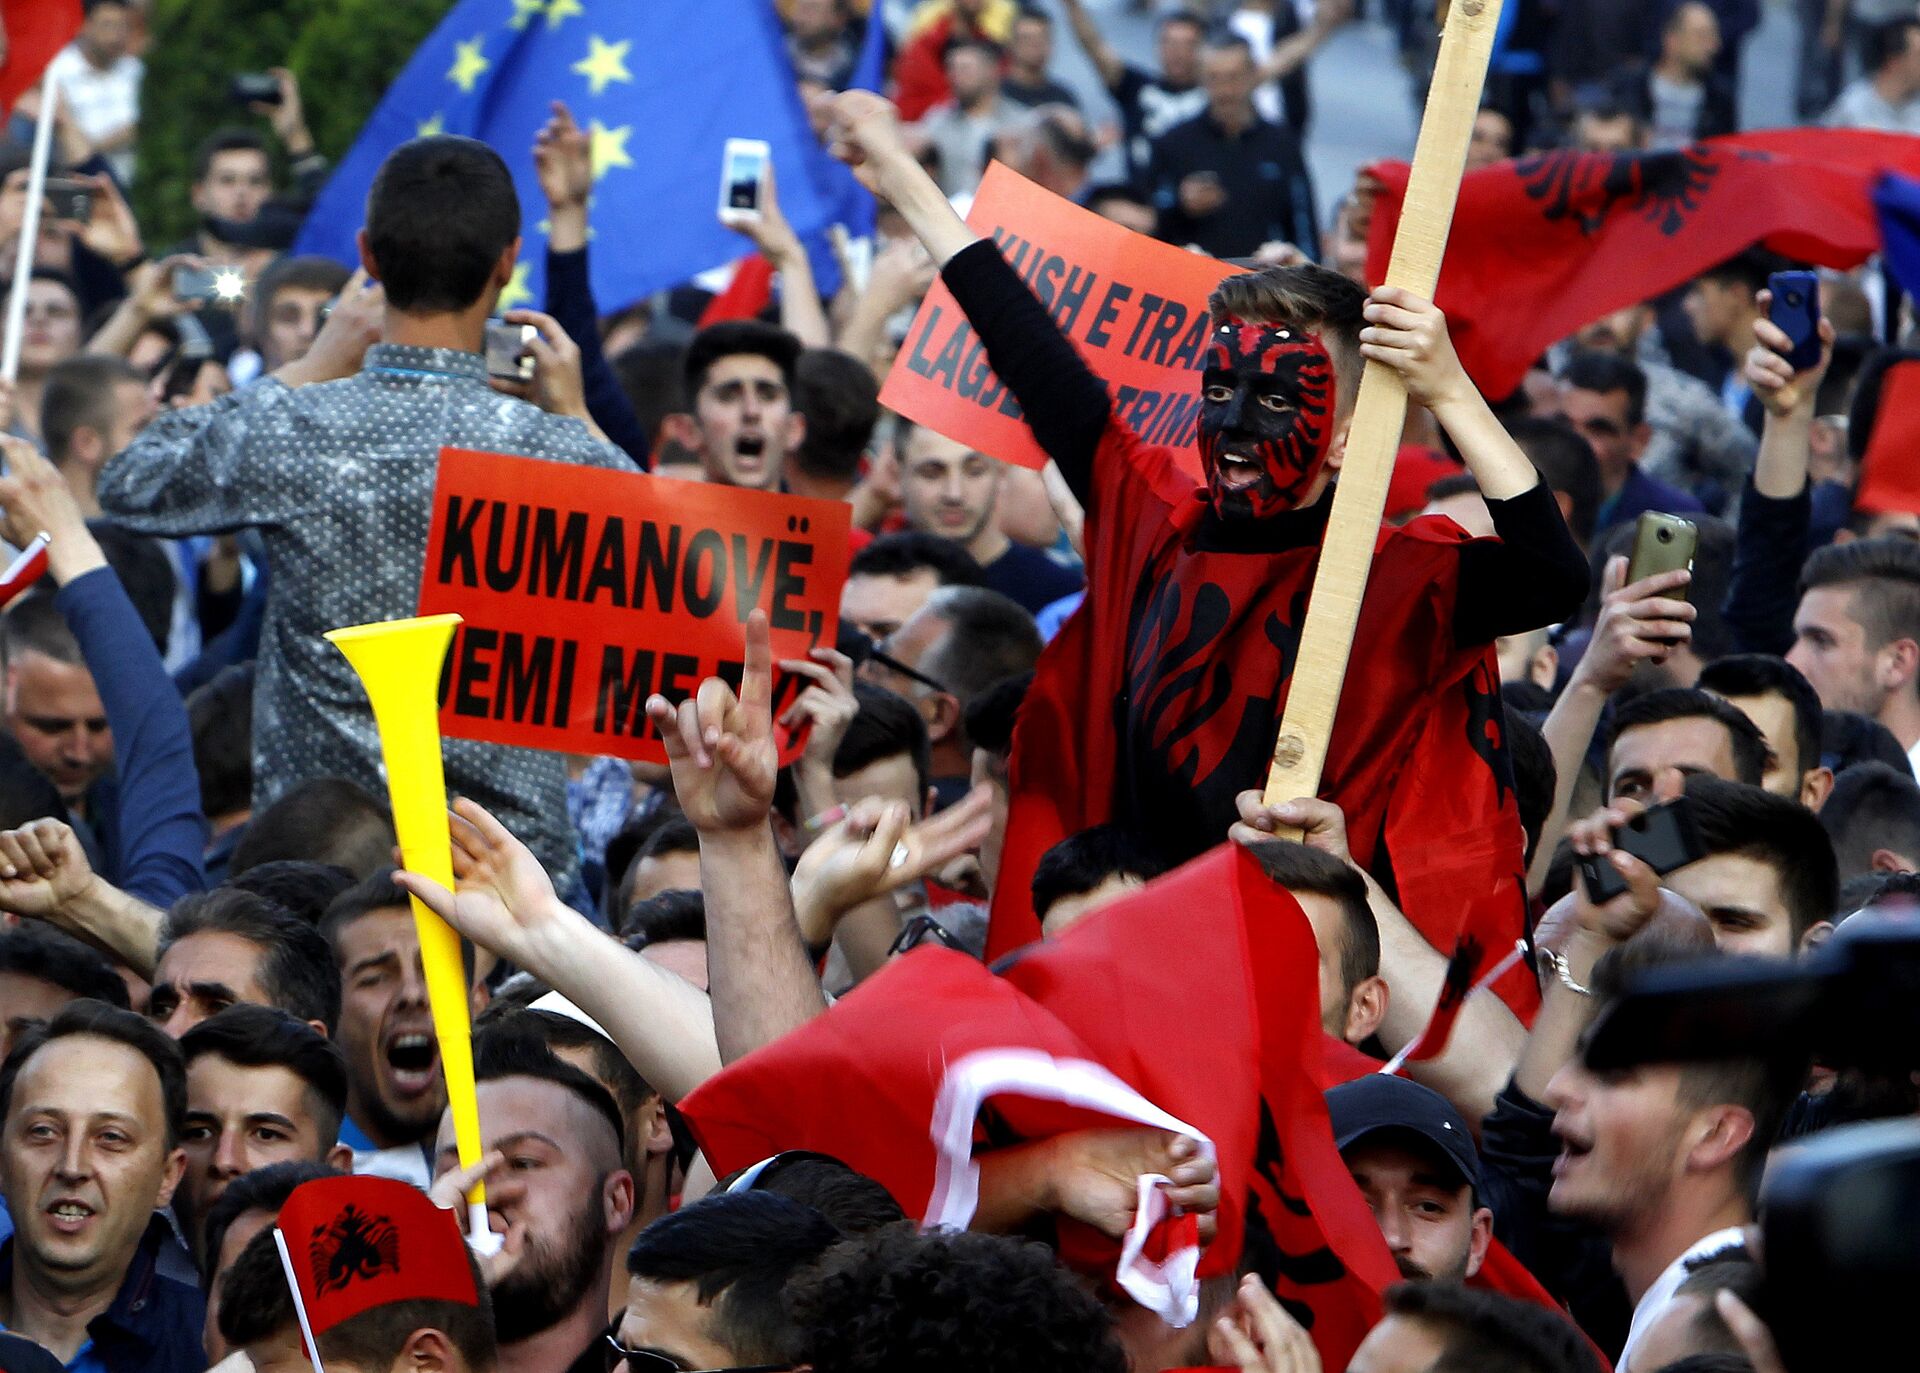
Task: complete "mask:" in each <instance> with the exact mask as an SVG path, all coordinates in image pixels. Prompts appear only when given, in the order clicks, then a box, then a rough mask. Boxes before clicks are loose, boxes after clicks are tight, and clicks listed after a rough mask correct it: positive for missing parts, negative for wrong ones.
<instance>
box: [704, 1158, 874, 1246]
mask: <svg viewBox="0 0 1920 1373" xmlns="http://www.w3.org/2000/svg"><path fill="white" fill-rule="evenodd" d="M756 1166H758V1167H759V1169H760V1171H759V1173H758V1174H757V1175H756V1176H755V1177H754V1179H753V1182H752V1183H751V1184H750V1185H749V1186H748V1187H747V1188H746V1189H745V1190H747V1191H752V1192H773V1193H775V1194H777V1195H779V1196H783V1197H787V1198H789V1199H790V1200H793V1201H797V1202H799V1203H800V1204H801V1205H802V1206H806V1207H810V1208H812V1209H813V1210H815V1211H818V1212H819V1213H820V1214H821V1215H822V1216H824V1217H826V1220H827V1223H828V1224H829V1225H831V1226H833V1228H834V1229H835V1230H838V1231H839V1232H840V1233H841V1234H842V1235H865V1234H869V1233H871V1232H872V1231H875V1230H878V1229H880V1228H881V1227H882V1226H886V1225H897V1224H898V1223H899V1222H901V1221H903V1220H905V1219H906V1218H907V1213H906V1212H905V1211H903V1210H902V1209H901V1207H900V1203H899V1202H897V1201H895V1200H894V1199H893V1193H891V1192H889V1191H888V1190H887V1189H886V1188H885V1187H882V1186H881V1185H880V1184H879V1183H878V1182H876V1181H874V1180H873V1179H872V1178H870V1177H868V1176H867V1175H866V1174H865V1173H862V1172H858V1171H856V1170H855V1169H854V1168H853V1167H852V1165H850V1164H847V1163H843V1162H841V1161H840V1160H839V1159H837V1158H835V1157H833V1155H831V1154H821V1153H815V1152H814V1151H812V1150H809V1149H789V1150H787V1151H786V1152H785V1153H780V1154H775V1155H774V1156H773V1157H772V1158H770V1159H767V1160H765V1161H764V1162H763V1163H761V1164H759V1165H756ZM744 1172H745V1170H744V1169H743V1170H741V1172H739V1173H734V1174H732V1175H731V1176H728V1177H725V1178H722V1179H721V1180H720V1190H721V1191H727V1190H729V1189H731V1188H732V1187H733V1186H735V1185H736V1180H737V1179H738V1178H739V1177H740V1176H741V1175H742V1173H744Z"/></svg>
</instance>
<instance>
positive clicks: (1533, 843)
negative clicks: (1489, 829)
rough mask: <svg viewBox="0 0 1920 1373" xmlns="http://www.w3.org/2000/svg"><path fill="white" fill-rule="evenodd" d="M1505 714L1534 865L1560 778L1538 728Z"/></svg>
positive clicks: (1515, 784) (1515, 795)
mask: <svg viewBox="0 0 1920 1373" xmlns="http://www.w3.org/2000/svg"><path fill="white" fill-rule="evenodd" d="M1529 685H1531V684H1529ZM1505 714H1506V722H1507V726H1506V728H1507V756H1508V757H1509V758H1510V759H1512V760H1513V799H1514V804H1515V806H1516V807H1518V809H1519V811H1520V828H1521V830H1522V831H1523V832H1524V833H1525V834H1526V836H1527V853H1526V859H1527V862H1528V863H1529V864H1531V863H1532V862H1533V852H1534V850H1535V849H1536V848H1538V847H1539V844H1540V831H1541V830H1542V829H1543V828H1544V827H1545V826H1546V823H1547V817H1548V816H1549V815H1551V814H1552V813H1553V793H1554V789H1555V788H1556V787H1557V786H1558V785H1559V778H1560V774H1559V769H1558V768H1556V767H1555V766H1554V762H1553V750H1552V749H1551V748H1549V747H1548V746H1547V737H1546V735H1544V734H1542V733H1541V732H1540V729H1539V726H1537V725H1535V724H1534V723H1533V722H1532V721H1531V720H1528V719H1527V718H1526V717H1525V716H1523V715H1520V714H1518V713H1517V712H1515V711H1513V710H1511V709H1507V710H1506V711H1505Z"/></svg>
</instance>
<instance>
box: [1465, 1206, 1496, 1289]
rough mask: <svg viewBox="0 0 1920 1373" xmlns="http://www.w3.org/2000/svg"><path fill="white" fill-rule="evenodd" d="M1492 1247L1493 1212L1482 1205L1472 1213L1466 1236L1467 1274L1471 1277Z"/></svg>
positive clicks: (1478, 1269) (1485, 1259)
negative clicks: (1468, 1231)
mask: <svg viewBox="0 0 1920 1373" xmlns="http://www.w3.org/2000/svg"><path fill="white" fill-rule="evenodd" d="M1492 1247H1493V1212H1492V1211H1491V1210H1489V1209H1488V1208H1486V1207H1484V1206H1482V1207H1481V1208H1480V1209H1479V1210H1477V1211H1475V1212H1474V1213H1473V1229H1472V1231H1471V1232H1470V1233H1469V1234H1468V1237H1467V1276H1468V1277H1469V1278H1471V1277H1472V1276H1473V1275H1474V1274H1475V1273H1478V1272H1479V1271H1480V1265H1481V1264H1483V1263H1485V1262H1486V1261H1487V1250H1489V1249H1491V1248H1492Z"/></svg>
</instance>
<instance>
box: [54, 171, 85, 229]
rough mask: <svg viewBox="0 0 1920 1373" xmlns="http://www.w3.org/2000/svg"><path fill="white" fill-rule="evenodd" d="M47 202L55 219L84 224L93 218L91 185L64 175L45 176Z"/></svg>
mask: <svg viewBox="0 0 1920 1373" xmlns="http://www.w3.org/2000/svg"><path fill="white" fill-rule="evenodd" d="M47 203H48V204H49V205H50V206H51V207H52V210H53V217H54V218H55V219H64V220H69V221H71V222H73V223H76V224H85V223H87V222H88V221H90V220H91V219H92V218H93V187H91V186H89V185H87V183H86V182H84V181H69V180H67V179H66V178H64V177H57V176H50V177H48V178H47Z"/></svg>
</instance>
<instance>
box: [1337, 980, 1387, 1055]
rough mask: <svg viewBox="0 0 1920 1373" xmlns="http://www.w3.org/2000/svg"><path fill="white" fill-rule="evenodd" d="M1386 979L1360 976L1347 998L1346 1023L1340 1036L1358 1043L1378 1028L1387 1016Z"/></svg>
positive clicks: (1349, 1041) (1350, 1041)
mask: <svg viewBox="0 0 1920 1373" xmlns="http://www.w3.org/2000/svg"><path fill="white" fill-rule="evenodd" d="M1387 996H1388V992H1387V979H1386V978H1384V977H1377V976H1376V977H1368V978H1362V979H1361V981H1360V983H1359V984H1358V985H1357V986H1355V987H1354V989H1353V995H1351V996H1349V997H1348V998H1347V1023H1346V1027H1345V1033H1343V1034H1342V1035H1341V1038H1343V1039H1345V1040H1346V1041H1347V1043H1349V1044H1358V1043H1360V1042H1361V1041H1362V1040H1364V1039H1366V1038H1367V1036H1369V1035H1371V1034H1372V1033H1373V1032H1374V1031H1376V1030H1378V1029H1379V1028H1380V1022H1381V1021H1383V1020H1385V1019H1386V1018H1387Z"/></svg>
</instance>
